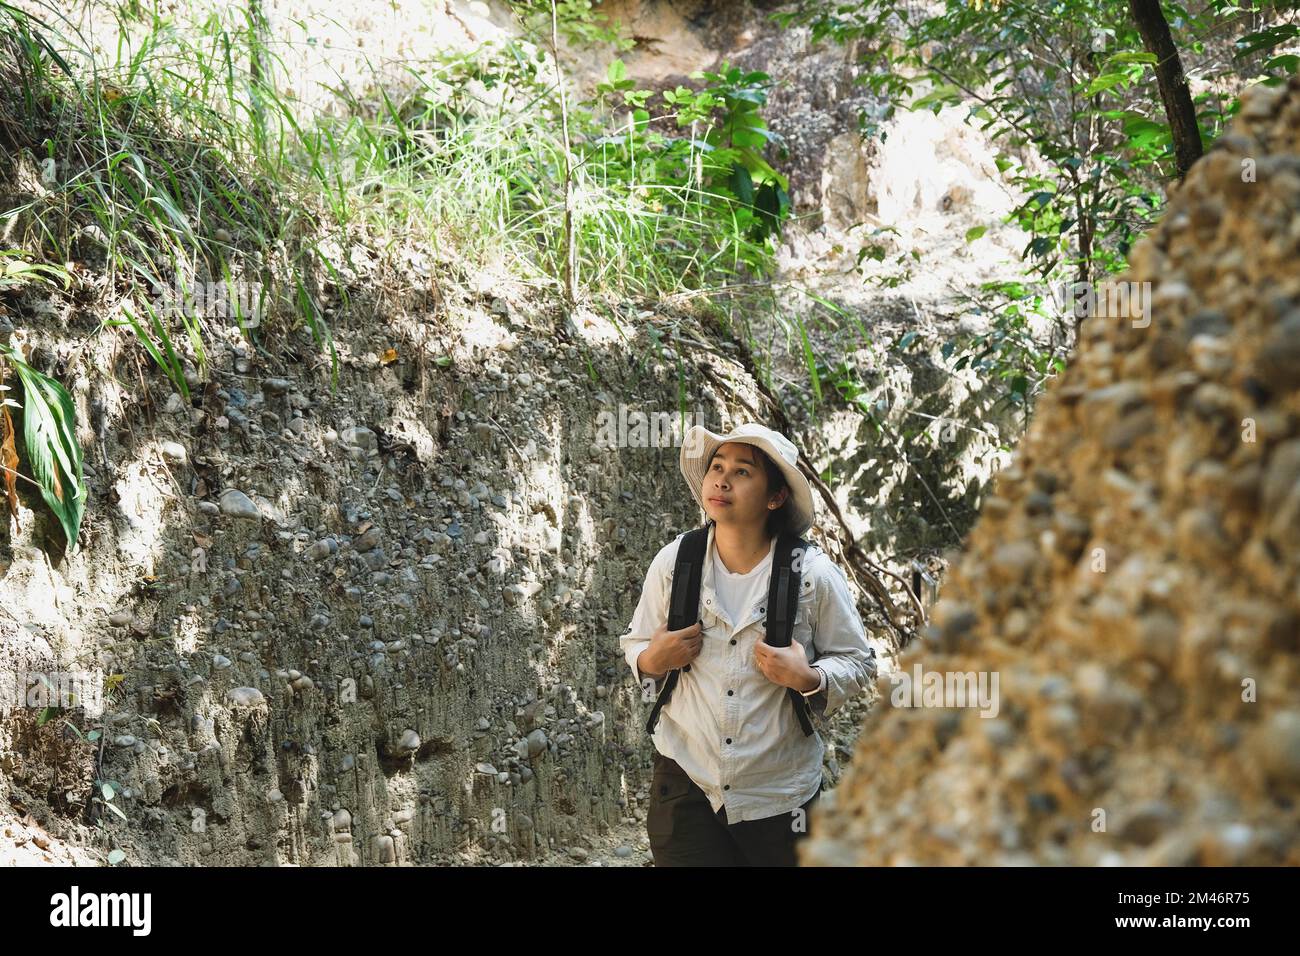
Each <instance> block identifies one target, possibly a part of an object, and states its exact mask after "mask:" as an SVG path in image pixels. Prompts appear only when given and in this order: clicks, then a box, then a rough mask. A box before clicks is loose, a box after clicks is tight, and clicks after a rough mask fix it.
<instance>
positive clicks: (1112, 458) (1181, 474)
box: [803, 77, 1300, 865]
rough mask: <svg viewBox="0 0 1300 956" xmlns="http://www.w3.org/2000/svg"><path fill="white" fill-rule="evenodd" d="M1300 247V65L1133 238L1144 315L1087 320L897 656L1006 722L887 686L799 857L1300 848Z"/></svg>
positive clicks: (1277, 851) (1186, 856)
mask: <svg viewBox="0 0 1300 956" xmlns="http://www.w3.org/2000/svg"><path fill="white" fill-rule="evenodd" d="M1297 252H1300V79H1297V78H1295V77H1293V78H1292V79H1291V80H1290V84H1289V86H1288V87H1284V88H1281V89H1272V90H1270V89H1266V88H1263V87H1255V88H1253V89H1252V90H1250V91H1248V93H1247V94H1246V95H1245V96H1244V97H1243V108H1242V111H1241V115H1240V116H1239V118H1238V119H1237V120H1236V121H1235V123H1234V125H1233V127H1232V129H1231V131H1230V132H1229V133H1228V134H1227V135H1225V136H1224V137H1223V138H1222V139H1221V140H1220V141H1218V142H1217V143H1216V144H1215V148H1214V149H1213V150H1212V151H1211V152H1210V153H1209V154H1208V155H1206V156H1205V157H1204V158H1203V159H1202V160H1201V161H1200V162H1199V163H1197V164H1196V166H1195V167H1194V168H1193V169H1192V170H1191V172H1190V173H1189V175H1188V176H1187V179H1186V181H1185V182H1184V183H1183V184H1182V186H1181V187H1180V188H1178V189H1177V191H1176V192H1175V193H1174V195H1173V197H1172V200H1171V202H1170V205H1169V208H1168V211H1167V213H1166V215H1165V217H1164V219H1163V221H1162V222H1161V224H1160V226H1159V227H1158V228H1157V229H1155V230H1154V231H1153V232H1152V233H1151V234H1150V235H1149V236H1147V237H1146V238H1145V239H1143V240H1142V241H1141V242H1140V243H1139V244H1138V245H1137V246H1136V247H1135V248H1134V250H1133V254H1132V256H1131V260H1130V268H1129V271H1128V272H1127V273H1126V274H1125V275H1122V276H1119V277H1117V281H1119V282H1126V283H1127V282H1134V283H1150V284H1151V286H1150V288H1151V291H1152V293H1153V295H1152V300H1151V304H1150V310H1149V313H1148V314H1147V315H1144V316H1137V315H1134V314H1133V312H1132V311H1130V312H1129V313H1127V314H1123V313H1120V312H1119V310H1117V309H1113V308H1109V306H1110V305H1112V304H1115V303H1117V302H1118V299H1115V300H1111V299H1110V298H1109V297H1108V298H1107V307H1103V308H1101V309H1100V310H1099V311H1098V314H1095V315H1093V316H1091V317H1089V318H1086V319H1085V320H1084V322H1083V332H1082V342H1081V344H1080V346H1079V348H1078V350H1077V354H1076V357H1075V359H1074V361H1073V362H1072V363H1071V365H1070V367H1069V369H1068V371H1066V372H1065V373H1064V374H1063V375H1062V376H1061V377H1060V378H1059V379H1058V380H1056V381H1055V382H1054V384H1053V385H1052V387H1051V388H1050V391H1049V392H1048V394H1047V395H1046V396H1045V397H1044V398H1043V399H1042V401H1041V403H1040V405H1039V407H1038V410H1037V412H1036V417H1035V419H1034V422H1033V424H1032V425H1031V427H1030V430H1029V433H1028V434H1027V436H1026V437H1025V439H1024V440H1023V441H1022V442H1021V444H1020V446H1019V449H1018V451H1017V453H1016V457H1015V460H1014V463H1013V465H1012V466H1011V467H1009V468H1007V469H1006V470H1004V471H1003V472H1002V473H1001V474H1000V475H999V476H998V479H997V483H996V494H995V496H994V497H992V498H990V499H989V500H988V501H987V502H986V503H985V505H984V507H983V510H982V515H981V517H980V520H979V523H978V525H977V526H976V528H975V530H974V531H973V532H972V534H971V536H970V539H969V541H968V544H967V547H966V549H965V553H964V555H962V556H961V558H960V562H959V563H958V564H957V565H956V568H955V570H954V571H953V572H952V574H951V577H950V580H949V582H948V583H947V584H946V586H945V593H944V598H943V600H942V601H941V602H940V604H939V606H938V607H937V608H936V614H935V620H934V625H933V627H932V629H931V631H930V632H929V634H928V635H927V637H926V639H925V641H924V642H923V646H921V647H917V648H915V649H914V650H911V651H909V652H908V653H907V654H906V655H904V657H903V659H902V660H901V661H900V671H901V672H902V673H909V672H910V673H912V674H915V673H916V668H917V667H918V666H919V667H921V668H922V669H923V671H922V673H923V674H925V673H930V672H934V673H938V674H941V675H956V674H961V673H970V674H973V675H977V674H979V673H981V672H982V673H984V674H986V675H989V676H990V677H991V675H993V674H997V675H998V676H999V677H1000V681H999V685H1000V687H999V685H992V684H991V681H990V683H989V685H988V686H992V687H993V688H994V689H997V690H1000V694H999V695H997V697H998V698H999V699H998V700H997V701H996V703H995V707H994V708H992V710H995V711H996V714H995V715H994V713H989V712H988V709H986V710H985V711H983V712H984V713H986V714H987V715H986V716H983V717H982V716H981V713H982V711H981V710H978V709H975V708H972V707H964V708H963V707H952V706H948V707H942V706H924V705H923V706H904V705H905V704H909V703H911V704H915V703H918V702H919V703H922V704H925V703H926V701H925V700H924V698H922V699H920V700H917V699H915V698H914V696H913V695H912V694H911V693H908V694H906V695H904V694H903V693H901V691H902V690H904V688H905V685H904V684H903V683H902V682H901V681H899V680H898V679H897V678H893V679H890V680H889V681H887V682H882V685H881V686H880V687H879V689H880V691H881V694H882V703H881V706H880V707H879V708H877V710H876V711H875V712H873V714H872V715H871V716H870V717H869V718H868V720H867V722H866V724H865V726H864V728H863V731H862V733H861V735H860V737H859V740H858V745H857V750H856V753H855V756H854V760H853V764H852V766H851V767H850V770H849V772H848V773H847V774H846V776H845V778H844V780H843V781H842V783H841V785H840V787H839V788H838V789H837V790H836V792H835V793H834V794H833V795H832V800H831V801H830V806H829V808H828V809H827V811H826V812H825V813H824V814H823V815H822V817H821V818H820V819H819V821H818V823H817V824H816V825H815V826H814V832H813V834H812V838H811V839H810V841H809V842H808V844H807V846H806V852H805V854H804V856H803V862H804V863H806V864H869V865H871V864H902V863H914V864H973V863H978V864H1008V863H1044V864H1055V863H1075V864H1085V865H1092V864H1114V863H1122V864H1176V865H1177V864H1245V863H1257V864H1290V865H1295V864H1297V863H1300V840H1298V839H1297V837H1298V836H1300V818H1297V815H1296V806H1297V802H1296V801H1297V796H1300V690H1298V689H1297V688H1300V682H1297V661H1298V660H1300V658H1298V657H1297V651H1300V347H1298V346H1297V343H1298V342H1300V272H1297V270H1296V267H1295V263H1296V259H1297ZM1140 288H1141V287H1140V286H1139V287H1137V290H1140ZM968 686H969V685H968ZM891 698H894V700H893V702H890V701H891ZM955 702H956V701H955V700H953V699H952V698H941V697H936V698H934V699H933V701H932V703H934V704H948V705H952V704H953V703H955ZM968 703H969V701H968Z"/></svg>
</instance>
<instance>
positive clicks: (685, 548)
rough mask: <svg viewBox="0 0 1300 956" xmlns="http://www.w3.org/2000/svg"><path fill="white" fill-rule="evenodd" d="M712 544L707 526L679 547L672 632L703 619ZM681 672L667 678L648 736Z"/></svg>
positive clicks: (685, 538)
mask: <svg viewBox="0 0 1300 956" xmlns="http://www.w3.org/2000/svg"><path fill="white" fill-rule="evenodd" d="M708 545H709V526H708V525H707V524H706V525H704V527H702V528H696V529H694V530H693V531H688V532H686V534H684V535H682V541H681V544H679V545H678V546H677V557H676V559H675V560H674V563H673V589H672V595H671V597H669V599H668V630H670V631H680V630H681V629H682V628H684V627H690V626H691V625H692V624H694V623H695V622H696V621H698V620H699V619H700V581H701V579H702V578H703V576H704V558H705V551H706V549H707V548H708ZM690 669H691V665H690V664H687V665H686V666H685V667H683V668H682V669H681V670H686V671H689V670H690ZM679 673H680V671H677V670H671V671H669V672H668V676H667V677H665V678H664V686H663V689H662V690H661V691H660V692H659V697H658V699H657V700H656V701H655V703H654V707H652V708H651V709H650V719H649V720H647V721H646V725H645V729H646V733H648V734H653V733H654V732H655V724H656V723H658V722H659V711H661V710H663V707H664V704H666V703H668V698H669V697H671V696H672V693H673V688H674V687H676V686H677V676H678V674H679Z"/></svg>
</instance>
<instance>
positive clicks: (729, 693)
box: [727, 690, 735, 697]
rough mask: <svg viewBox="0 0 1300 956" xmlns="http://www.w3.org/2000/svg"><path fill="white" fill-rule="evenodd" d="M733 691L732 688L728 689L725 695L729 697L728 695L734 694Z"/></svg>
mask: <svg viewBox="0 0 1300 956" xmlns="http://www.w3.org/2000/svg"><path fill="white" fill-rule="evenodd" d="M734 693H735V691H734V690H729V691H727V696H728V697H730V696H731V695H732V694H734Z"/></svg>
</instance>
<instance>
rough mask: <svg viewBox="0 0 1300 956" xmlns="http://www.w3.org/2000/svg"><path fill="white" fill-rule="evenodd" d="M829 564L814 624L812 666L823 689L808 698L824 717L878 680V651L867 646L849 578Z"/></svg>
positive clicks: (828, 561)
mask: <svg viewBox="0 0 1300 956" xmlns="http://www.w3.org/2000/svg"><path fill="white" fill-rule="evenodd" d="M826 564H827V572H826V574H825V575H824V577H823V580H824V582H825V585H824V587H823V588H821V593H820V594H819V595H818V603H817V615H816V618H815V620H814V622H813V646H814V647H815V648H816V649H817V656H816V657H815V658H814V659H813V661H812V666H813V667H816V668H817V669H818V670H820V671H821V672H822V686H821V688H820V689H819V690H817V691H813V692H812V693H810V694H809V695H807V700H808V703H809V705H810V706H811V707H812V709H813V710H814V711H815V712H816V713H817V714H819V715H821V716H822V717H829V716H830V715H831V714H833V713H835V712H836V711H837V710H839V709H840V708H841V707H842V706H844V704H845V702H846V701H848V700H850V699H852V698H854V697H857V696H858V695H859V694H862V693H865V692H866V690H867V687H868V685H869V684H871V683H872V682H873V681H875V679H876V650H875V648H874V647H872V646H871V645H870V644H869V643H868V642H867V634H866V630H865V629H864V628H863V626H862V618H861V617H860V616H859V615H858V609H857V605H856V604H855V603H854V601H853V595H852V593H851V592H850V591H849V582H848V578H847V577H846V576H845V574H844V571H843V570H842V569H841V568H840V567H839V566H838V565H837V564H835V563H834V562H833V561H832V560H831V559H830V557H829V556H827V557H826Z"/></svg>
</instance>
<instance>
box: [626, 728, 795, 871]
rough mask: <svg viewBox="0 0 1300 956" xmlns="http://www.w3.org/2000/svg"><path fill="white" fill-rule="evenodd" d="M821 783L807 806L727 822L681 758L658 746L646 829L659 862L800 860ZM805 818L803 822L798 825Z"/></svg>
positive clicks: (726, 863) (720, 863)
mask: <svg viewBox="0 0 1300 956" xmlns="http://www.w3.org/2000/svg"><path fill="white" fill-rule="evenodd" d="M820 795H821V787H818V788H817V792H816V793H814V794H813V795H812V797H811V798H809V800H808V802H807V803H805V804H804V805H803V807H802V808H801V809H802V810H803V814H802V815H801V817H796V815H795V814H794V813H793V811H792V812H791V813H778V814H777V815H776V816H772V817H765V818H764V819H762V820H742V821H740V822H738V823H730V824H729V823H727V809H726V807H722V808H720V809H719V810H718V811H717V812H716V813H715V812H714V811H713V807H712V806H711V805H710V804H709V798H708V796H707V795H706V794H705V793H704V791H703V790H701V789H700V788H699V787H698V786H696V784H695V781H693V780H692V779H691V778H690V777H689V776H687V774H686V771H685V770H683V769H682V768H681V767H680V766H679V765H678V764H677V761H675V760H670V759H669V758H668V757H665V756H663V755H662V754H660V753H658V752H656V753H655V757H654V775H653V776H652V778H651V780H650V807H649V809H648V810H647V811H646V833H647V835H648V836H649V837H650V853H651V855H652V856H653V857H654V861H655V866H797V865H798V861H797V858H796V856H795V843H797V842H798V841H799V840H801V839H804V838H805V837H807V836H808V831H809V826H808V824H809V823H810V821H811V812H810V811H811V808H812V805H813V804H814V803H816V801H817V798H818V796H820ZM799 819H801V820H802V823H803V825H802V827H797V826H796V825H795V823H796V820H799Z"/></svg>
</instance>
